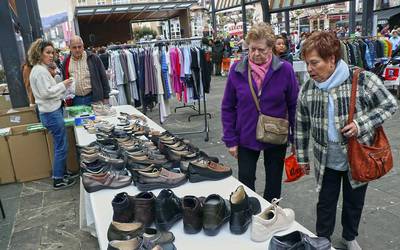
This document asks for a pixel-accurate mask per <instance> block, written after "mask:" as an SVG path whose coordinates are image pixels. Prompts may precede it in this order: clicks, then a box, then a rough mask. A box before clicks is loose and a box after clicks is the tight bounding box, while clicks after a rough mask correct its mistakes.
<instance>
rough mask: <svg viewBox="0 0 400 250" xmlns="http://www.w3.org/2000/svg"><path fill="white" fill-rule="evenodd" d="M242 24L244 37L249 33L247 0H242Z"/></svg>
mask: <svg viewBox="0 0 400 250" xmlns="http://www.w3.org/2000/svg"><path fill="white" fill-rule="evenodd" d="M242 25H243V37H246V35H247V17H246V0H242Z"/></svg>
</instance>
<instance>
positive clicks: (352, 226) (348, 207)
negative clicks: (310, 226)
mask: <svg viewBox="0 0 400 250" xmlns="http://www.w3.org/2000/svg"><path fill="white" fill-rule="evenodd" d="M347 175H348V171H337V170H333V169H330V168H325V173H324V179H323V181H322V187H321V191H320V193H319V198H318V203H317V228H316V229H317V235H318V236H320V237H326V238H328V239H330V237H331V235H332V234H333V231H334V229H335V221H336V207H337V203H338V199H339V193H340V185H341V184H342V186H343V209H342V226H343V232H342V237H343V238H344V239H345V240H347V241H351V240H354V239H355V238H356V237H357V236H358V225H359V224H360V218H361V213H362V209H363V207H364V200H365V193H366V191H367V185H364V186H361V187H358V188H356V189H353V188H352V187H351V185H350V182H349V178H348V176H347ZM342 180H343V182H342Z"/></svg>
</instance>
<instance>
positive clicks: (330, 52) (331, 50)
mask: <svg viewBox="0 0 400 250" xmlns="http://www.w3.org/2000/svg"><path fill="white" fill-rule="evenodd" d="M302 56H303V58H304V59H305V61H306V63H307V70H308V73H309V74H310V77H311V79H310V80H309V81H307V82H306V83H305V84H304V86H303V87H302V89H301V92H300V95H299V100H298V104H297V113H296V115H297V118H296V129H295V145H296V155H297V159H298V162H299V164H300V166H301V167H302V168H303V170H304V171H305V172H306V173H307V174H309V171H310V167H309V162H310V160H309V155H308V149H309V145H310V140H311V139H312V141H313V143H312V145H313V153H314V154H313V159H314V166H315V177H316V181H317V191H318V192H319V197H318V204H317V223H316V231H317V235H318V236H321V237H327V238H328V239H330V237H331V235H332V233H333V231H334V228H335V218H336V207H337V202H338V199H339V193H340V188H341V184H342V185H343V210H342V225H343V232H342V237H343V242H344V243H345V244H346V245H347V248H348V249H357V250H358V249H361V247H360V245H359V244H358V243H357V241H356V239H355V238H356V237H357V235H358V226H359V222H360V218H361V213H362V209H363V206H364V199H365V193H366V190H367V183H359V182H356V181H355V180H353V179H352V177H351V172H350V171H349V164H348V160H347V142H348V139H347V138H349V137H352V136H356V137H357V139H358V141H359V142H360V143H364V144H371V143H372V142H373V139H374V128H376V127H378V126H380V125H382V123H383V122H384V121H385V120H386V119H388V118H389V117H391V116H392V115H393V114H394V113H395V112H396V110H397V108H398V107H397V102H396V100H395V98H394V97H393V96H392V95H391V94H390V93H389V92H388V91H387V90H386V88H385V87H384V85H383V84H382V81H381V80H380V79H379V78H378V77H377V76H376V75H374V74H373V73H371V72H367V71H363V72H362V73H360V75H359V80H358V87H357V88H358V91H357V99H356V110H355V114H354V117H355V118H354V120H353V122H352V123H350V124H347V119H348V113H349V105H350V96H351V82H352V77H353V68H349V66H348V65H347V64H346V63H345V62H344V61H343V60H341V55H340V41H339V40H338V39H337V37H336V36H335V35H334V34H333V33H326V32H317V33H314V34H313V35H311V36H310V37H309V38H308V39H307V40H306V41H305V43H304V45H303V49H302ZM342 182H343V183H342Z"/></svg>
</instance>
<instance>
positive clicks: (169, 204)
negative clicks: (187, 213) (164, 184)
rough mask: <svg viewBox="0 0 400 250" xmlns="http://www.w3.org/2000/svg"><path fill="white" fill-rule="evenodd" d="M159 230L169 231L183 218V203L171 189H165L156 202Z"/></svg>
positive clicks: (156, 217) (156, 221) (156, 222)
mask: <svg viewBox="0 0 400 250" xmlns="http://www.w3.org/2000/svg"><path fill="white" fill-rule="evenodd" d="M155 208H156V213H155V224H156V227H157V229H159V230H161V231H168V230H169V229H171V227H172V226H173V225H174V224H175V223H176V222H177V221H179V220H180V219H182V216H183V210H182V202H181V199H179V198H178V197H177V196H176V195H175V194H174V192H172V190H171V189H163V190H162V191H161V192H160V193H159V194H158V196H157V198H156V202H155Z"/></svg>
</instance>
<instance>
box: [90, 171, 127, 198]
mask: <svg viewBox="0 0 400 250" xmlns="http://www.w3.org/2000/svg"><path fill="white" fill-rule="evenodd" d="M82 183H83V186H84V188H85V190H86V191H87V192H88V193H92V192H96V191H99V190H101V189H119V188H123V187H126V186H129V185H130V184H131V183H132V177H131V176H127V175H119V174H117V173H112V172H107V173H101V174H90V173H83V175H82Z"/></svg>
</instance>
